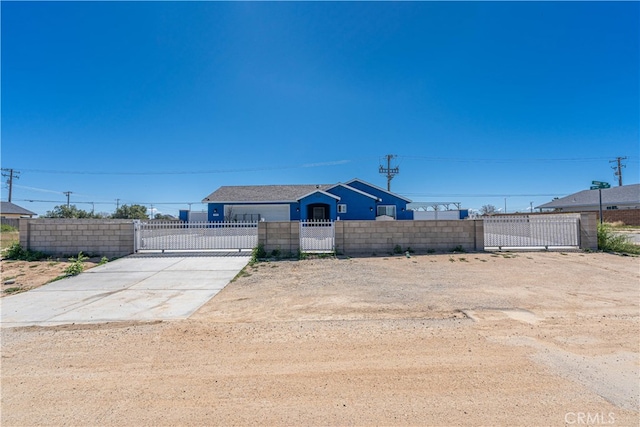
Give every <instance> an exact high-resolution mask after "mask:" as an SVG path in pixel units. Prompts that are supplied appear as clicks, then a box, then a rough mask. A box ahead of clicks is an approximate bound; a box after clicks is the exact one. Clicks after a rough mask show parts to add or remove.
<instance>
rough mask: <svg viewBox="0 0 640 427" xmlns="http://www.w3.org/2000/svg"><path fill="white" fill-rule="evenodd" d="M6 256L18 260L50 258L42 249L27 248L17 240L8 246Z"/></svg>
mask: <svg viewBox="0 0 640 427" xmlns="http://www.w3.org/2000/svg"><path fill="white" fill-rule="evenodd" d="M5 258H6V259H13V260H17V261H40V260H42V259H45V258H48V255H47V254H45V253H43V252H40V251H31V250H26V249H24V248H23V247H22V246H21V245H20V243H18V242H15V243H12V244H11V246H9V247H8V248H7V251H6V253H5Z"/></svg>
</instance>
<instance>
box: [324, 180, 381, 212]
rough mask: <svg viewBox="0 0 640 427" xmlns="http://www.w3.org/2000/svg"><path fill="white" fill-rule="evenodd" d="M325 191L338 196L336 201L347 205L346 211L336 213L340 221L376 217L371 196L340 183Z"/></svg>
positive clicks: (374, 201)
mask: <svg viewBox="0 0 640 427" xmlns="http://www.w3.org/2000/svg"><path fill="white" fill-rule="evenodd" d="M327 193H331V194H334V195H336V196H338V197H340V201H339V202H337V203H339V204H345V205H347V212H346V213H338V214H337V216H339V217H340V219H341V220H342V221H349V220H374V219H376V200H374V199H372V198H371V197H367V196H365V195H364V194H360V193H358V192H356V191H352V190H349V189H348V188H345V187H343V186H340V185H339V186H336V187H333V188H330V189H329V190H327Z"/></svg>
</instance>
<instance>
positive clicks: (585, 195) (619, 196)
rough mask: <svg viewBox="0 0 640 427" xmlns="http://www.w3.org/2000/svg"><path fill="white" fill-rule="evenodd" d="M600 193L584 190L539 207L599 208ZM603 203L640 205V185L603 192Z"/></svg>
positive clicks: (606, 189)
mask: <svg viewBox="0 0 640 427" xmlns="http://www.w3.org/2000/svg"><path fill="white" fill-rule="evenodd" d="M598 193H599V192H598V191H596V190H582V191H578V192H577V193H573V194H570V195H568V196H565V197H562V198H560V199H556V200H552V201H551V202H549V203H545V204H543V205H540V206H537V208H542V209H553V208H570V207H573V206H597V205H599V204H600V200H599V194H598ZM602 203H605V204H620V205H623V204H629V205H634V204H635V205H640V184H631V185H623V186H621V187H611V188H605V189H603V190H602Z"/></svg>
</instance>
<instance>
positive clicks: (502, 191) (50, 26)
mask: <svg viewBox="0 0 640 427" xmlns="http://www.w3.org/2000/svg"><path fill="white" fill-rule="evenodd" d="M1 19H2V40H1V42H2V57H1V60H2V63H1V72H2V75H1V77H2V94H1V96H2V99H1V101H2V105H1V108H2V110H1V118H2V123H1V125H2V129H1V135H2V159H1V162H2V167H3V168H13V169H15V170H17V171H19V172H20V175H19V179H18V180H16V181H15V182H14V187H13V202H14V203H17V204H19V205H21V206H23V207H25V208H27V209H30V210H32V211H34V212H36V213H38V214H44V213H46V211H48V210H51V209H52V208H53V207H54V206H55V205H58V204H62V203H66V196H65V195H64V194H63V192H65V191H71V192H72V194H71V196H70V200H71V203H72V204H75V205H76V206H77V207H79V208H81V209H85V210H91V209H95V211H96V212H113V210H114V209H115V207H116V203H119V204H124V203H127V204H132V203H140V204H145V205H146V206H147V207H148V208H149V209H151V205H153V208H154V209H157V210H158V211H159V212H163V213H168V214H174V215H175V214H177V212H178V210H179V209H185V208H187V207H188V205H187V203H193V205H192V209H194V210H199V209H202V208H203V207H204V205H202V204H200V201H201V200H202V199H203V198H204V197H206V196H207V195H208V194H209V193H211V192H212V191H214V190H215V189H216V188H218V187H219V186H222V185H252V184H315V183H336V182H346V181H348V180H350V179H352V178H355V177H358V178H361V179H364V180H367V181H369V182H371V183H374V184H376V185H378V186H381V187H385V186H386V178H385V177H384V176H383V175H382V174H380V173H379V171H378V167H379V166H380V164H381V163H384V156H385V155H386V154H394V155H397V157H396V158H395V159H394V160H393V166H396V165H398V166H399V167H400V173H399V174H398V175H397V176H396V177H395V178H394V179H393V181H392V183H391V187H392V188H391V189H392V191H394V192H397V193H399V194H402V195H404V196H406V197H409V198H411V199H413V200H414V201H420V202H431V201H454V202H461V203H462V206H463V207H465V208H472V209H473V208H475V209H479V208H480V207H481V206H482V205H485V204H493V205H495V206H497V207H498V208H502V209H504V206H505V204H506V206H507V211H509V212H514V211H520V212H524V211H526V210H527V209H528V208H529V207H530V204H531V203H533V205H534V206H535V205H538V204H542V203H545V202H548V201H550V200H551V199H552V198H553V197H555V196H564V195H567V194H570V193H574V192H577V191H580V190H583V189H588V188H589V186H590V184H591V181H592V180H599V181H607V182H610V183H611V184H612V185H617V178H616V177H614V175H613V172H614V171H613V170H612V168H611V167H612V166H613V165H614V164H613V163H610V162H609V161H610V160H613V159H615V158H616V157H618V156H623V157H625V156H626V157H627V159H626V160H625V161H624V162H623V164H625V165H626V167H625V168H624V169H623V178H624V183H625V184H633V183H638V182H639V177H640V173H639V163H640V144H639V140H640V138H639V137H640V134H639V126H640V125H639V123H640V108H639V100H640V94H639V82H640V73H639V64H640V57H639V40H640V32H639V20H640V3H638V2H621V3H613V2H602V3H600V2H526V3H522V2H474V3H468V2H375V3H371V2H345V3H336V2H331V3H324V2H315V3H299V2H281V3H278V2H276V3H273V2H268V3H262V2H187V3H175V2H100V3H96V2H64V3H57V2H38V3H32V2H6V1H3V2H2V3H1ZM7 195H8V191H7V188H6V185H4V186H3V189H2V200H7ZM116 199H119V200H118V201H116ZM31 200H33V201H31Z"/></svg>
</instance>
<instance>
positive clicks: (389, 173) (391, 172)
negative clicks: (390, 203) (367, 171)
mask: <svg viewBox="0 0 640 427" xmlns="http://www.w3.org/2000/svg"><path fill="white" fill-rule="evenodd" d="M385 157H386V158H387V167H386V168H385V167H383V166H382V165H380V173H386V174H387V191H391V180H392V179H393V177H394V176H396V175H397V174H399V173H400V168H399V167H398V166H396V167H395V168H392V167H391V159H393V158H394V157H396V156H395V155H394V154H387V155H386V156H385Z"/></svg>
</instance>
